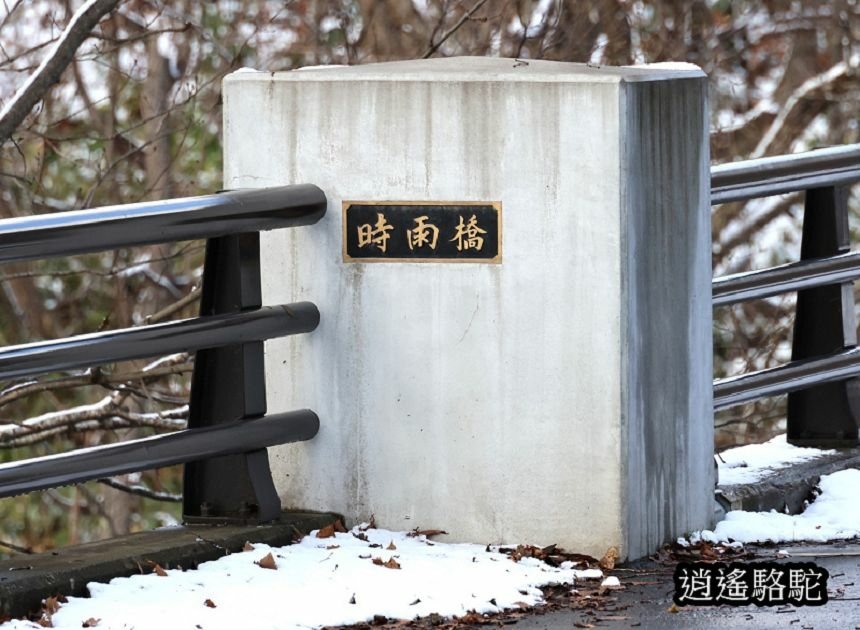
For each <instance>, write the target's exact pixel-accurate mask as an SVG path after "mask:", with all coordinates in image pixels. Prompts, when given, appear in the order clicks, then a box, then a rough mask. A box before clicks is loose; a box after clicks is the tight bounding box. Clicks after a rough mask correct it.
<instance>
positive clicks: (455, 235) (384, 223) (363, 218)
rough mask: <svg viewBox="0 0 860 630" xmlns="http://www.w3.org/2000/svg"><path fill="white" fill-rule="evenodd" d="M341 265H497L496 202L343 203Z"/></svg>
mask: <svg viewBox="0 0 860 630" xmlns="http://www.w3.org/2000/svg"><path fill="white" fill-rule="evenodd" d="M343 213H344V215H343V226H344V234H343V243H344V245H343V256H344V260H345V261H347V262H351V261H362V262H365V261H367V262H371V261H378V262H383V261H385V262H485V263H486V262H492V263H498V262H501V204H500V203H499V202H453V203H443V202H364V201H345V202H344V203H343Z"/></svg>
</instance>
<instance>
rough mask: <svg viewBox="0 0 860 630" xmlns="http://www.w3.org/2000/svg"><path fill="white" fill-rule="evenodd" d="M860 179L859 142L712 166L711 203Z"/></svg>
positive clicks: (838, 184) (753, 197)
mask: <svg viewBox="0 0 860 630" xmlns="http://www.w3.org/2000/svg"><path fill="white" fill-rule="evenodd" d="M857 181H860V144H850V145H846V146H843V147H832V148H828V149H817V150H814V151H807V152H806V153H796V154H793V155H780V156H777V157H767V158H759V159H756V160H744V161H742V162H733V163H729V164H720V165H718V166H714V167H713V168H711V203H712V204H718V203H726V202H729V201H741V200H745V199H755V198H758V197H768V196H770V195H781V194H783V193H790V192H795V191H798V190H808V189H810V188H822V187H825V186H841V185H844V184H850V183H853V182H857Z"/></svg>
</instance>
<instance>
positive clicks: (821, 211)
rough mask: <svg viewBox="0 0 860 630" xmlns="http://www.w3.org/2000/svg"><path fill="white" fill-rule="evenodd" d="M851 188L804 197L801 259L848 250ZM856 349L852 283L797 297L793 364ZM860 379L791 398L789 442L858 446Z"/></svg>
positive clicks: (820, 190)
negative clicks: (849, 190)
mask: <svg viewBox="0 0 860 630" xmlns="http://www.w3.org/2000/svg"><path fill="white" fill-rule="evenodd" d="M850 246H851V242H850V235H849V231H848V188H847V187H845V186H831V187H827V188H813V189H810V190H808V191H807V192H806V203H805V208H804V214H803V237H802V241H801V250H800V258H801V260H809V259H811V258H822V257H825V256H833V255H836V254H842V253H845V252H848V251H849V250H850ZM856 345H857V322H856V318H855V314H854V286H853V283H852V282H846V283H842V284H835V285H828V286H823V287H816V288H812V289H804V290H802V291H798V292H797V309H796V316H795V322H794V339H793V342H792V352H791V358H792V361H797V360H800V359H808V358H813V357H819V356H821V355H826V354H829V353H832V352H837V351H841V350H844V349H846V348H853V347H855V346H856ZM858 418H860V379H856V378H855V379H849V380H847V381H840V382H835V383H826V384H824V385H817V386H815V387H811V388H809V389H804V390H801V391H796V392H791V393H790V394H789V395H788V421H787V422H788V436H787V439H788V442H789V443H791V444H794V445H796V446H815V447H820V448H834V447H851V446H856V445H857V444H858V433H857V428H858V422H857V420H858Z"/></svg>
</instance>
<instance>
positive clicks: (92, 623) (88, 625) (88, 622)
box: [81, 617, 101, 628]
mask: <svg viewBox="0 0 860 630" xmlns="http://www.w3.org/2000/svg"><path fill="white" fill-rule="evenodd" d="M99 621H101V619H96V618H95V617H90V618H89V619H87V620H86V621H85V622H83V623H82V624H81V627H82V628H95V627H96V626H97V625H99Z"/></svg>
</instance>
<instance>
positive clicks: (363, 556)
mask: <svg viewBox="0 0 860 630" xmlns="http://www.w3.org/2000/svg"><path fill="white" fill-rule="evenodd" d="M368 558H370V554H369V553H368V554H365V555H359V556H358V559H359V560H367V559H368Z"/></svg>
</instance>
